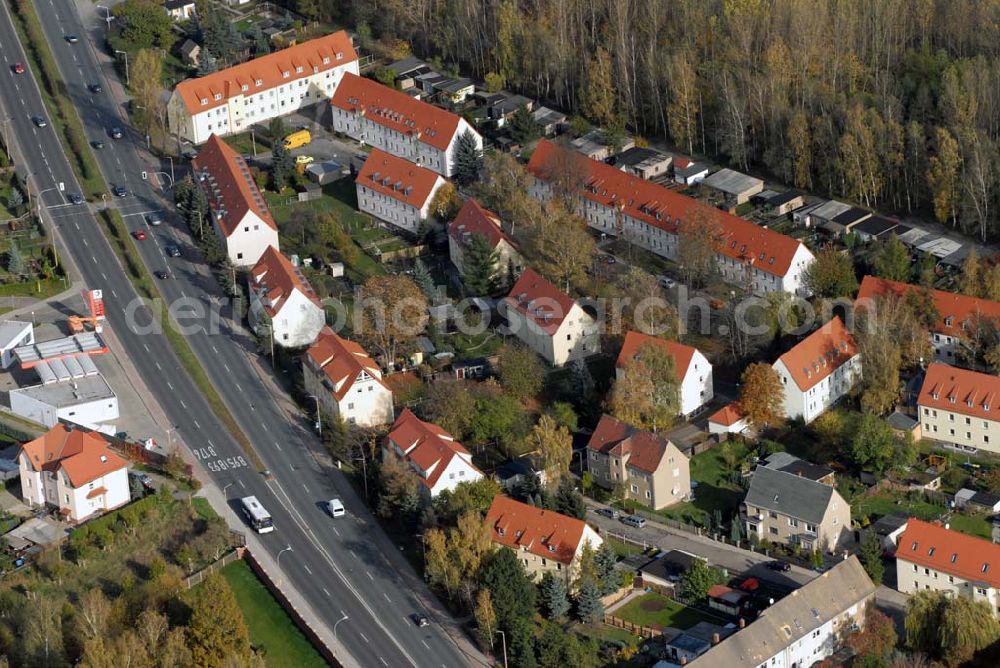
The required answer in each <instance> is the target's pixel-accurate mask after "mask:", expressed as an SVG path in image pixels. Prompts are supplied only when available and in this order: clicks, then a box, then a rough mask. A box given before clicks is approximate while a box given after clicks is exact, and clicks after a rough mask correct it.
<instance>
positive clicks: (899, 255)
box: [873, 234, 913, 283]
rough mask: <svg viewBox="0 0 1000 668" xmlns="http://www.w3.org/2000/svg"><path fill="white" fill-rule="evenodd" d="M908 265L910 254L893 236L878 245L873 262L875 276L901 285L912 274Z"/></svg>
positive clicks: (907, 280) (897, 238)
mask: <svg viewBox="0 0 1000 668" xmlns="http://www.w3.org/2000/svg"><path fill="white" fill-rule="evenodd" d="M910 264H911V263H910V252H909V251H908V250H906V246H904V245H903V242H902V241H900V240H899V237H897V236H896V235H895V234H892V235H890V236H889V239H888V240H887V241H883V242H882V243H881V244H880V245H879V248H878V251H877V252H876V253H875V260H874V262H873V265H874V269H875V275H876V276H878V277H879V278H885V279H888V280H890V281H899V282H901V283H907V282H909V280H910V275H911V274H912V272H913V270H912V268H911V266H910Z"/></svg>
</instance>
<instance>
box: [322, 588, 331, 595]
mask: <svg viewBox="0 0 1000 668" xmlns="http://www.w3.org/2000/svg"><path fill="white" fill-rule="evenodd" d="M320 589H322V590H323V593H324V594H326V595H327V596H329V595H330V592H328V591H327V590H326V587H320Z"/></svg>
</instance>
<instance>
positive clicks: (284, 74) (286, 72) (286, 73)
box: [281, 70, 291, 79]
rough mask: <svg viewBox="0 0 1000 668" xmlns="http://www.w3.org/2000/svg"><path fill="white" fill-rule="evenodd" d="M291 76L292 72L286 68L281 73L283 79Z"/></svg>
mask: <svg viewBox="0 0 1000 668" xmlns="http://www.w3.org/2000/svg"><path fill="white" fill-rule="evenodd" d="M289 76H291V73H290V72H289V71H288V70H285V71H284V72H282V73H281V77H282V78H283V79H287V78H288V77H289Z"/></svg>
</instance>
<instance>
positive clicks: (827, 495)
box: [740, 466, 851, 552]
mask: <svg viewBox="0 0 1000 668" xmlns="http://www.w3.org/2000/svg"><path fill="white" fill-rule="evenodd" d="M740 510H741V512H743V513H745V515H744V517H745V521H746V530H747V535H748V536H754V537H756V538H757V539H758V540H761V541H764V540H766V541H769V542H771V543H780V544H782V545H797V546H799V547H801V548H802V549H803V550H824V551H827V552H833V551H834V550H836V549H837V546H838V545H839V544H840V542H841V540H843V538H844V536H845V535H846V534H847V533H848V532H849V531H850V529H851V507H850V506H849V505H848V504H847V502H846V501H844V498H843V497H842V496H840V494H839V493H838V492H837V490H835V489H834V488H833V486H831V485H825V484H823V483H821V482H817V481H815V480H810V479H808V478H805V477H802V476H799V475H796V474H795V473H788V472H786V471H780V470H777V469H772V468H768V467H766V466H758V467H757V468H756V469H755V470H754V473H753V477H752V478H751V479H750V489H749V490H747V495H746V498H745V499H744V500H743V503H742V504H741V507H740Z"/></svg>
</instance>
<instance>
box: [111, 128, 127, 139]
mask: <svg viewBox="0 0 1000 668" xmlns="http://www.w3.org/2000/svg"><path fill="white" fill-rule="evenodd" d="M124 136H125V133H124V132H122V129H121V128H118V127H114V128H111V138H112V139H121V138H122V137H124Z"/></svg>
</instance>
